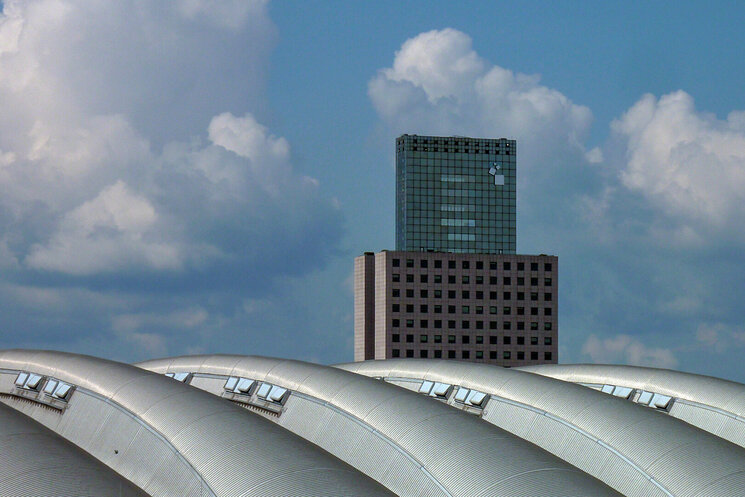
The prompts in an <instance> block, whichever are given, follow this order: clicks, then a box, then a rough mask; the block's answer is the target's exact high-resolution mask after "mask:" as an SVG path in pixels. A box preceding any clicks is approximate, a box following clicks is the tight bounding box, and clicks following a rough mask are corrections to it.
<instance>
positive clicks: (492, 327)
mask: <svg viewBox="0 0 745 497" xmlns="http://www.w3.org/2000/svg"><path fill="white" fill-rule="evenodd" d="M489 329H490V330H496V329H497V322H496V321H489Z"/></svg>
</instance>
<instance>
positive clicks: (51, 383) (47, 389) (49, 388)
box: [44, 379, 59, 395]
mask: <svg viewBox="0 0 745 497" xmlns="http://www.w3.org/2000/svg"><path fill="white" fill-rule="evenodd" d="M58 384H59V382H58V381H57V380H51V379H50V380H47V384H46V385H44V393H48V394H49V395H52V393H53V392H54V389H55V388H57V385H58Z"/></svg>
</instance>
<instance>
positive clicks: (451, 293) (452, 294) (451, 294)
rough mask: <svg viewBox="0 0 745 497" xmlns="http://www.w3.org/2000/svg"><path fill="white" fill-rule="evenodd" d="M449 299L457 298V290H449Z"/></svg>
mask: <svg viewBox="0 0 745 497" xmlns="http://www.w3.org/2000/svg"><path fill="white" fill-rule="evenodd" d="M448 298H449V299H454V298H455V290H448Z"/></svg>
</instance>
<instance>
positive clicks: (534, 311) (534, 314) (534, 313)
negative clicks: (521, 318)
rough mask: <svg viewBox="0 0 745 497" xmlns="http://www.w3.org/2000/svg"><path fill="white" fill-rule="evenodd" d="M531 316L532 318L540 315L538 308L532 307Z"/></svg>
mask: <svg viewBox="0 0 745 497" xmlns="http://www.w3.org/2000/svg"><path fill="white" fill-rule="evenodd" d="M530 315H531V316H537V315H538V308H537V307H531V308H530Z"/></svg>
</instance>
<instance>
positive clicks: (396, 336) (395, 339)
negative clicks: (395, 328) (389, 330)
mask: <svg viewBox="0 0 745 497" xmlns="http://www.w3.org/2000/svg"><path fill="white" fill-rule="evenodd" d="M400 341H401V335H399V334H398V333H394V334H392V335H391V342H394V343H397V342H400Z"/></svg>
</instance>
